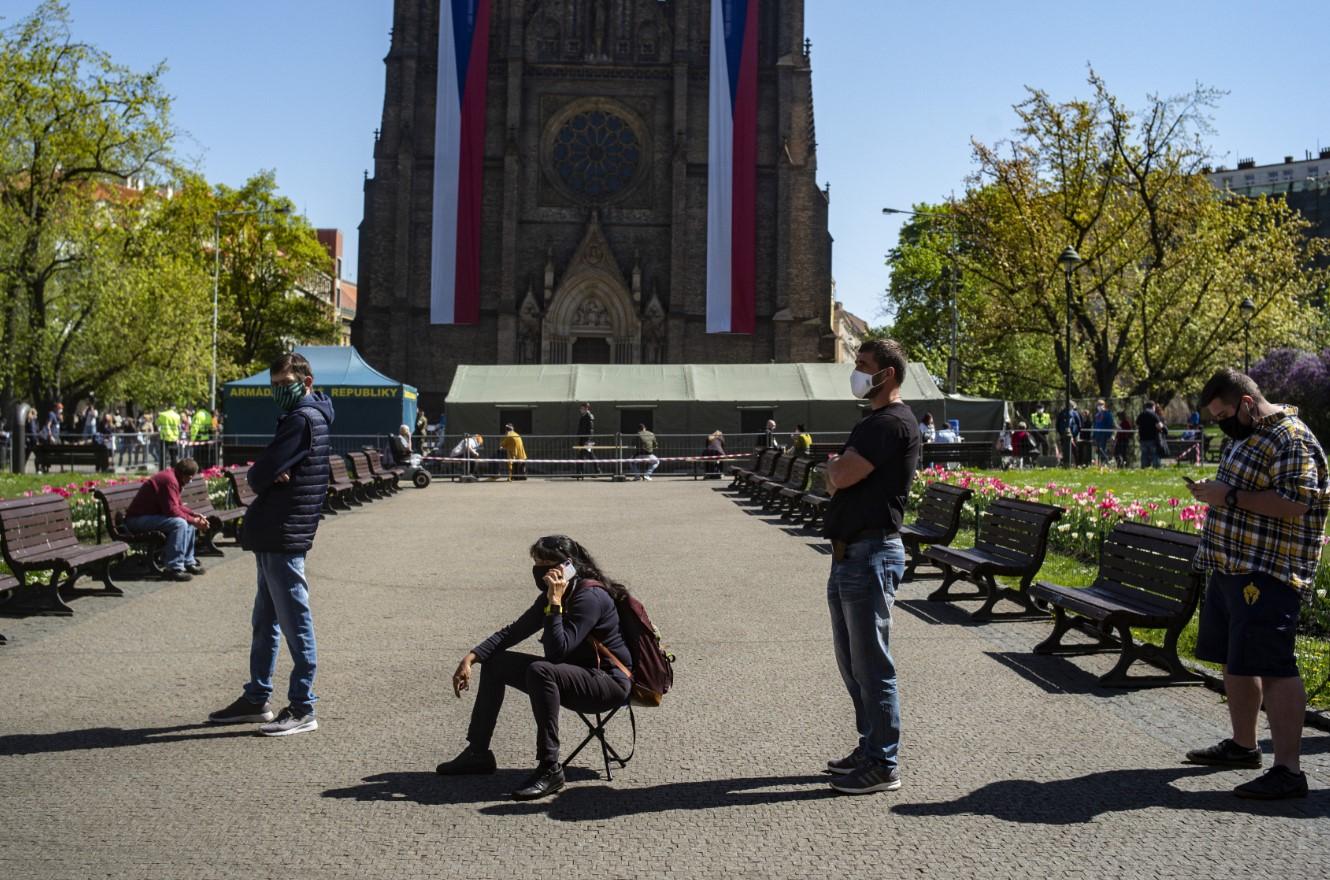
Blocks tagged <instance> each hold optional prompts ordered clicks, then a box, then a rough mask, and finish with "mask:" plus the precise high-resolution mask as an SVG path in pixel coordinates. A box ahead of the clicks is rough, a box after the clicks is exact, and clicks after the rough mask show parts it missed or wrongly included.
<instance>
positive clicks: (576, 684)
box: [438, 535, 633, 800]
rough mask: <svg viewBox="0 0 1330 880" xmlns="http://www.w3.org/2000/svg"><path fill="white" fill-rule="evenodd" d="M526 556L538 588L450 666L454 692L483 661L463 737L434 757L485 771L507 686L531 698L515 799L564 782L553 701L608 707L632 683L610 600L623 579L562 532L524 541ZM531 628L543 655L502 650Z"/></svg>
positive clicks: (457, 770) (465, 770)
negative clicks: (449, 756) (525, 757)
mask: <svg viewBox="0 0 1330 880" xmlns="http://www.w3.org/2000/svg"><path fill="white" fill-rule="evenodd" d="M531 560H532V562H533V563H534V564H533V565H532V566H531V577H532V579H533V580H534V581H535V586H536V589H537V590H539V591H540V595H539V596H537V597H536V600H535V601H534V602H533V603H532V605H531V607H530V608H528V609H527V610H526V612H525V613H523V614H522V616H521V617H519V618H517V620H515V621H513V622H512V623H510V624H508V625H507V626H505V627H504V628H503V629H501V630H499V631H498V632H496V633H495V634H494V635H492V636H490V637H489V638H488V639H486V640H485V641H483V642H481V643H480V644H479V645H477V646H476V647H475V648H474V649H473V650H472V651H471V652H469V653H468V654H467V655H466V656H465V657H463V658H462V662H461V663H459V664H458V665H457V671H456V672H455V673H453V693H455V694H456V695H457V696H458V697H459V698H460V697H461V696H462V691H464V690H467V689H468V688H469V685H470V681H471V665H472V664H473V663H480V664H481V667H482V670H481V675H480V687H479V690H478V693H477V694H476V703H475V705H474V706H473V707H472V709H471V726H470V728H469V729H468V730H467V735H466V738H467V742H468V745H467V747H466V748H465V749H463V750H462V753H461V754H460V755H458V756H457V757H456V758H454V759H453V760H451V761H446V762H444V763H442V764H440V765H439V766H438V772H439V774H441V775H443V776H459V775H464V774H480V773H493V772H494V770H495V768H496V766H497V765H496V762H495V760H494V753H493V752H491V751H490V738H491V736H493V734H494V725H495V722H497V721H498V718H499V710H500V708H502V706H503V698H504V695H505V693H506V690H507V688H508V687H515V688H517V689H518V690H520V691H523V692H525V693H526V694H528V695H529V696H530V697H531V711H532V713H533V714H534V715H535V716H536V762H537V763H536V769H535V771H534V772H532V774H531V776H530V778H529V779H527V781H526V782H525V783H523V784H522V786H521V788H519V789H518V790H517V791H515V792H513V797H514V798H517V799H518V800H531V799H533V798H539V797H544V796H545V795H548V794H553V793H554V792H556V791H558V790H559V789H561V788H563V785H564V774H563V766H562V765H561V764H560V763H559V707H560V706H567V707H568V708H569V709H572V710H574V711H577V712H608V711H610V710H611V709H614V708H617V707H618V706H622V705H623V704H624V702H625V701H626V700H627V699H628V692H629V690H630V688H631V679H630V676H631V671H630V670H631V667H632V663H633V660H632V655H631V654H630V653H629V652H628V646H627V645H626V644H625V643H624V640H623V634H622V632H621V631H620V629H619V612H618V610H617V609H616V607H615V600H616V599H617V598H620V594H622V593H623V592H624V588H623V586H622V585H620V584H616V583H614V582H613V581H611V580H610V579H609V578H607V577H605V575H604V574H602V573H601V571H600V567H599V566H598V565H596V561H595V560H594V559H593V558H592V557H591V554H590V553H588V552H587V550H586V548H584V547H583V546H582V545H581V544H579V543H577V542H576V541H574V540H573V539H571V538H569V537H567V536H565V535H550V536H548V537H544V538H541V539H540V540H538V541H536V543H535V544H533V545H532V546H531ZM538 632H539V633H541V636H540V641H541V644H542V645H543V646H544V656H543V657H537V656H535V655H533V654H521V653H518V652H516V651H511V650H509V649H510V648H512V647H513V646H514V645H517V644H518V643H519V642H521V641H523V640H524V639H526V638H527V637H528V636H532V635H535V634H536V633H538Z"/></svg>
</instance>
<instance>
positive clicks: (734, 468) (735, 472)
mask: <svg viewBox="0 0 1330 880" xmlns="http://www.w3.org/2000/svg"><path fill="white" fill-rule="evenodd" d="M764 452H766V450H765V449H754V450H753V457H752V458H750V459H749V460H748V461H736V462H734V463H732V464H731V465H730V466H729V467H728V468H727V470H726V473H728V474H729V475H730V477H731V478H732V483H731V485H734V486H737V485H738V483H739V474H740V473H752V472H753V471H755V470H757V466H758V464H760V463H761V461H762V454H763V453H764ZM736 454H737V453H736Z"/></svg>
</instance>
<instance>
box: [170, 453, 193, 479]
mask: <svg viewBox="0 0 1330 880" xmlns="http://www.w3.org/2000/svg"><path fill="white" fill-rule="evenodd" d="M171 467H172V468H173V469H174V470H175V475H176V478H177V479H183V480H189V479H192V478H193V476H194V475H195V474H197V473H198V472H199V463H198V462H197V461H195V460H194V459H192V458H182V459H180V460H179V461H177V462H176V463H175V464H173V465H171Z"/></svg>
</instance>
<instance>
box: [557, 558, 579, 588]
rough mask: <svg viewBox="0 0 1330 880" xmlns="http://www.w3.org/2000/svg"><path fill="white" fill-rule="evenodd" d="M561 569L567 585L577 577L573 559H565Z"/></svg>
mask: <svg viewBox="0 0 1330 880" xmlns="http://www.w3.org/2000/svg"><path fill="white" fill-rule="evenodd" d="M559 569H560V570H561V571H562V572H563V579H564V582H566V583H572V580H573V578H575V577H577V566H575V565H573V561H572V560H571V559H565V560H564V561H563V565H561V566H559Z"/></svg>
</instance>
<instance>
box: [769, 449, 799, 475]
mask: <svg viewBox="0 0 1330 880" xmlns="http://www.w3.org/2000/svg"><path fill="white" fill-rule="evenodd" d="M797 457H798V456H796V455H795V454H794V450H793V449H791V450H790V451H789V452H782V453H781V454H780V458H778V459H776V466H775V467H773V468H772V469H771V481H772V482H774V483H784V482H785V481H786V480H788V479H789V478H790V468H791V467H793V466H794V460H795V458H797Z"/></svg>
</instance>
